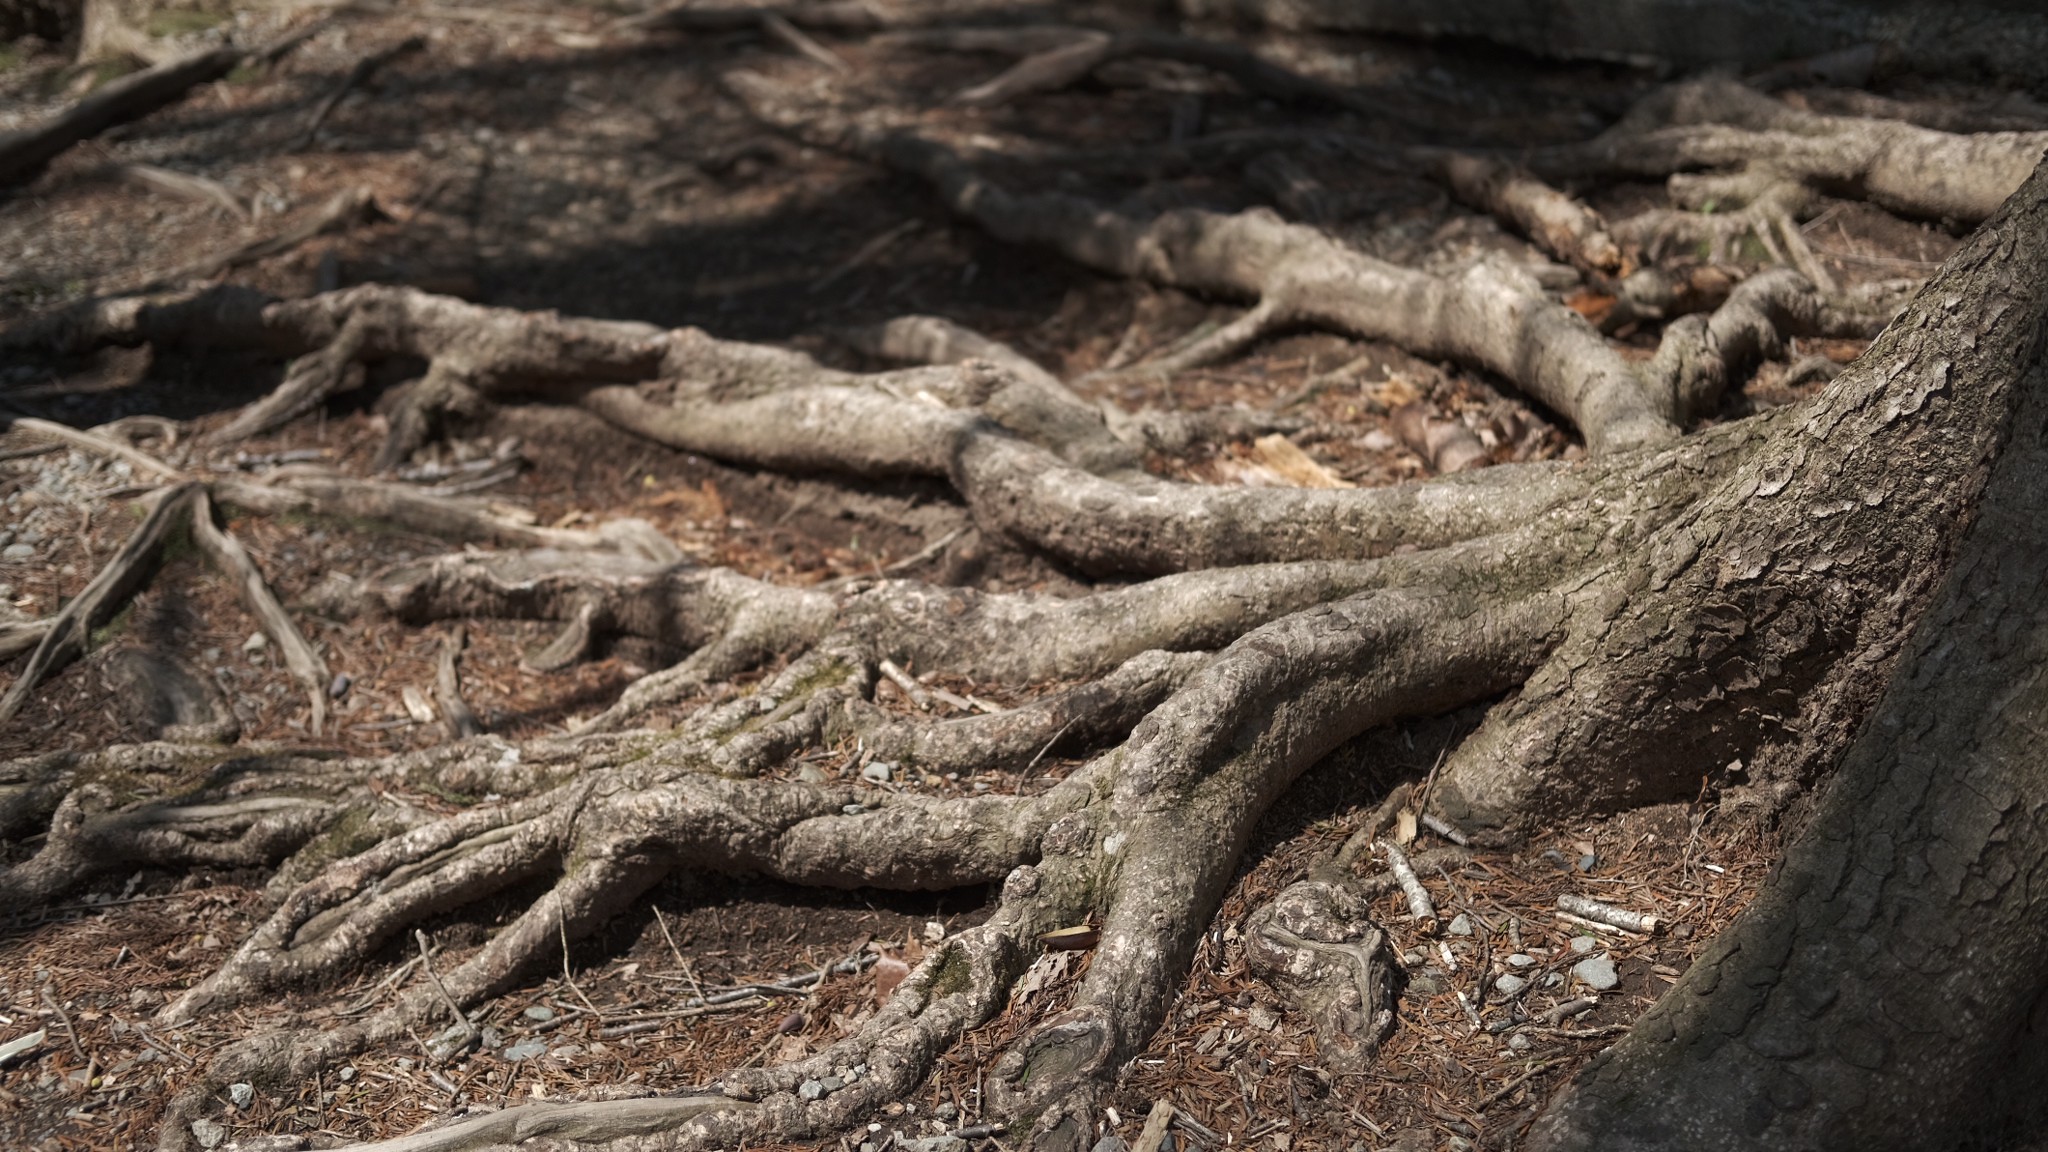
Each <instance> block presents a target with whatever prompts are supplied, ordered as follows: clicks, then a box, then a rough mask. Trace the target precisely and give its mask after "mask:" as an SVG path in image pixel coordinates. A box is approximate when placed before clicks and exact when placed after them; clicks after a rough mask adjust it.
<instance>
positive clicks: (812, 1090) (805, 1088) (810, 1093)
mask: <svg viewBox="0 0 2048 1152" xmlns="http://www.w3.org/2000/svg"><path fill="white" fill-rule="evenodd" d="M796 1094H797V1098H798V1099H800V1100H818V1099H822V1098H823V1097H824V1095H825V1085H824V1084H822V1083H820V1082H818V1081H816V1080H806V1081H804V1082H803V1083H801V1084H799V1085H797V1086H796Z"/></svg>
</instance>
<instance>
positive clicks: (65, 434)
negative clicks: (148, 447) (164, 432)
mask: <svg viewBox="0 0 2048 1152" xmlns="http://www.w3.org/2000/svg"><path fill="white" fill-rule="evenodd" d="M10 427H12V428H13V429H14V430H16V431H20V432H29V433H33V434H34V435H37V436H42V437H45V438H47V439H50V440H55V441H57V442H59V443H61V444H68V445H70V446H71V447H73V448H77V449H80V450H82V451H86V452H91V453H94V454H95V455H99V456H106V457H109V458H111V459H115V460H122V461H126V462H127V464H128V465H129V466H130V467H132V468H134V469H135V470H136V471H137V472H139V473H141V474H142V475H143V476H144V477H145V478H148V479H152V480H172V481H175V480H178V479H179V478H180V477H179V473H178V470H177V469H176V468H173V467H171V466H170V465H169V464H166V463H164V462H163V461H161V460H158V459H157V458H156V457H154V456H151V455H150V454H149V453H147V452H143V451H140V450H138V449H136V448H133V447H130V446H129V445H126V444H123V443H121V442H120V441H118V440H115V439H112V438H111V437H107V436H102V435H99V434H98V433H97V432H86V431H82V430H80V429H77V428H73V427H71V426H70V425H68V424H59V423H57V422H55V421H53V420H42V419H38V418H36V417H34V416H17V417H15V418H14V419H13V420H12V421H10Z"/></svg>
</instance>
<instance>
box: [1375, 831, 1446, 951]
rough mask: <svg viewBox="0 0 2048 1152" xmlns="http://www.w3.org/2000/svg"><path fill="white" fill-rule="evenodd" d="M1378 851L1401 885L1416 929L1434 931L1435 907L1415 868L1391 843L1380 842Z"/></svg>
mask: <svg viewBox="0 0 2048 1152" xmlns="http://www.w3.org/2000/svg"><path fill="white" fill-rule="evenodd" d="M1380 851H1382V852H1384V853H1386V854H1387V870H1388V871H1389V872H1392V873H1393V874H1394V879H1395V880H1396V881H1397V882H1398V883H1399V884H1400V885H1401V894H1402V895H1404V896H1406V897H1407V898H1408V914H1409V915H1410V916H1412V917H1414V918H1415V924H1416V927H1418V928H1420V929H1421V930H1422V931H1423V932H1425V933H1429V932H1435V931H1436V905H1434V904H1432V903H1431V902H1430V899H1429V889H1427V888H1424V887H1423V886H1422V880H1421V878H1420V877H1418V876H1416V875H1415V868H1414V867H1413V866H1412V865H1410V864H1409V863H1408V856H1407V854H1406V853H1404V852H1402V851H1401V849H1400V848H1398V847H1396V846H1395V845H1394V844H1393V843H1391V842H1389V841H1386V840H1382V841H1380Z"/></svg>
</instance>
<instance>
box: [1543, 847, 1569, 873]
mask: <svg viewBox="0 0 2048 1152" xmlns="http://www.w3.org/2000/svg"><path fill="white" fill-rule="evenodd" d="M1543 859H1545V860H1548V861H1550V863H1551V864H1553V865H1555V866H1556V867H1559V868H1569V867H1571V865H1570V864H1569V863H1567V862H1566V860H1565V858H1564V853H1562V852H1559V851H1558V850H1557V849H1555V848H1545V849H1544V850H1543Z"/></svg>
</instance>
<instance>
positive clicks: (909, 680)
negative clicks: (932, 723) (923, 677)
mask: <svg viewBox="0 0 2048 1152" xmlns="http://www.w3.org/2000/svg"><path fill="white" fill-rule="evenodd" d="M879 668H880V670H881V673H882V675H884V676H887V677H888V678H889V680H890V682H891V683H893V684H895V685H896V686H897V687H898V688H901V689H903V694H904V695H905V696H908V697H910V702H911V703H912V704H915V705H917V710H918V711H920V712H929V711H931V710H932V698H931V693H929V692H926V691H925V690H924V685H922V684H919V683H918V682H917V678H916V677H914V676H912V675H911V674H910V673H908V672H905V671H904V670H903V668H902V666H901V665H899V664H897V663H896V662H895V661H894V660H884V661H882V663H881V664H880V665H879Z"/></svg>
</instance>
